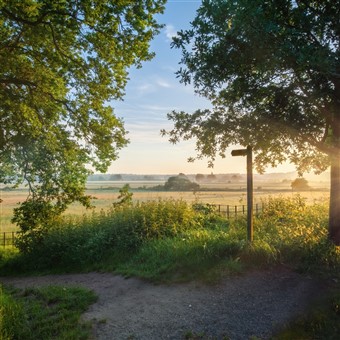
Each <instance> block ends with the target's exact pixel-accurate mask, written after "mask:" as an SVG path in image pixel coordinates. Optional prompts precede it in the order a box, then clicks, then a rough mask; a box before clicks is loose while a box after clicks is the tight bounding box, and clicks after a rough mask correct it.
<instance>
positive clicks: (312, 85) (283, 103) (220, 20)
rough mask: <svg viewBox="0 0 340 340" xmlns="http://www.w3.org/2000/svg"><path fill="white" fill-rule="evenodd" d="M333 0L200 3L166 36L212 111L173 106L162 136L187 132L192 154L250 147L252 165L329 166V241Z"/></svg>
mask: <svg viewBox="0 0 340 340" xmlns="http://www.w3.org/2000/svg"><path fill="white" fill-rule="evenodd" d="M339 18H340V6H339V1H334V0H322V1H321V0H320V1H315V0H314V1H306V0H223V1H222V0H215V1H208V0H205V1H202V4H201V6H200V8H199V9H198V11H197V15H196V18H195V19H194V20H193V21H192V22H191V27H190V28H189V29H187V30H185V31H180V32H178V33H177V35H176V36H175V37H174V38H173V46H174V47H176V48H179V49H181V50H182V59H181V64H182V67H181V68H180V70H179V71H178V77H179V78H180V80H181V81H182V82H183V83H184V84H191V86H193V87H194V88H195V89H196V92H198V93H199V94H201V95H203V96H205V97H207V98H208V99H209V100H210V101H211V102H212V104H213V108H212V109H201V110H197V111H195V112H194V113H192V114H190V113H186V112H183V111H180V112H176V111H173V112H171V113H169V115H168V117H169V119H170V120H173V122H174V128H173V129H172V130H171V131H169V132H165V131H163V134H167V135H168V136H169V139H170V141H171V142H173V143H176V142H178V141H179V140H180V139H184V140H188V139H190V138H196V149H197V150H198V155H197V158H202V157H208V158H209V164H210V165H212V163H213V162H214V160H215V157H216V155H219V156H222V157H224V156H225V153H226V150H228V147H229V146H230V145H235V144H240V145H242V146H244V147H245V146H247V145H252V147H253V150H254V154H255V157H254V161H255V164H256V166H257V169H258V170H259V171H263V170H264V168H265V167H266V166H268V165H269V166H276V165H277V164H280V163H282V162H283V161H286V160H288V161H290V162H292V163H294V164H295V165H296V167H297V170H298V172H299V173H300V174H302V173H304V172H306V171H309V170H311V169H314V170H315V171H316V172H319V173H320V172H322V171H325V170H326V169H327V168H328V167H329V166H331V190H330V214H329V238H330V240H332V241H333V242H334V243H335V244H337V245H340V66H339V65H340V64H339V46H340V24H339Z"/></svg>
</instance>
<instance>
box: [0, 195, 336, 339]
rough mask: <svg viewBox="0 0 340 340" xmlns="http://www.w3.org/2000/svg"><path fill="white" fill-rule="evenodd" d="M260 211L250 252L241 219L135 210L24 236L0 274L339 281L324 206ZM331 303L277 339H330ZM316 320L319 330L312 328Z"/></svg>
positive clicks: (183, 208)
mask: <svg viewBox="0 0 340 340" xmlns="http://www.w3.org/2000/svg"><path fill="white" fill-rule="evenodd" d="M265 203H266V204H265V206H266V208H265V210H264V211H263V212H262V213H261V214H260V215H259V216H257V217H256V218H255V219H254V242H253V243H252V244H248V243H247V242H246V241H245V240H246V219H245V218H238V219H232V220H229V221H227V220H225V219H223V218H222V217H220V216H218V215H217V214H216V212H215V211H214V210H213V209H212V208H209V207H207V206H204V205H199V204H198V205H197V204H196V205H191V204H190V203H187V202H185V201H183V200H166V201H162V200H159V201H153V202H142V203H137V204H135V205H133V206H124V207H121V208H117V209H111V210H108V211H102V212H100V213H93V214H92V215H87V216H84V217H81V218H73V219H64V220H62V222H61V223H59V224H56V225H54V226H52V227H51V228H50V229H49V230H48V231H46V232H43V233H41V232H40V231H39V232H38V233H36V234H35V233H33V234H32V235H27V238H26V239H25V238H24V239H23V240H22V242H26V243H25V247H26V248H25V249H26V253H18V252H15V251H13V250H12V252H11V253H9V252H8V251H5V252H2V255H1V253H0V274H2V275H5V274H7V275H9V274H11V273H13V272H16V273H18V272H19V273H25V272H26V273H30V272H37V271H38V272H39V273H42V272H49V271H51V269H50V268H53V270H54V271H60V272H65V271H67V272H72V271H73V272H79V271H88V270H102V271H112V272H115V273H120V274H123V275H125V276H138V277H142V278H145V279H147V280H151V281H154V282H182V281H188V280H203V281H205V282H214V281H216V280H219V279H220V278H221V276H224V275H229V274H230V273H235V272H236V273H237V272H240V271H244V270H246V269H247V268H250V267H252V268H254V267H255V268H262V267H270V266H275V265H278V264H284V265H287V266H290V267H292V268H293V269H296V270H299V271H302V272H305V273H309V275H312V276H315V275H317V276H322V277H325V278H328V279H330V278H331V279H333V280H340V247H335V246H334V245H332V244H331V243H329V242H328V240H327V221H328V208H327V204H326V203H325V202H318V203H315V204H313V205H309V204H307V203H306V200H305V199H303V198H302V197H301V196H293V197H289V198H287V197H276V198H271V197H269V198H267V199H266V202H265ZM335 292H336V293H335V294H338V292H337V291H335ZM338 295H339V294H338ZM338 295H335V300H334V299H333V300H332V298H329V299H331V300H329V299H325V300H324V301H322V302H320V303H319V304H318V306H321V307H320V308H321V312H318V313H317V314H316V315H314V314H312V315H310V316H308V317H307V319H303V320H299V321H298V323H297V324H296V325H293V324H292V325H289V328H288V329H286V330H284V331H283V332H282V333H281V334H280V335H278V336H285V335H284V334H290V335H287V337H286V339H289V338H300V333H299V332H300V331H301V329H302V328H306V329H309V328H311V329H312V331H311V332H312V333H311V334H312V335H311V336H309V335H306V337H305V338H306V339H314V338H320V339H322V338H325V339H326V338H327V339H328V338H330V339H332V333H328V330H329V329H333V328H334V329H335V330H336V331H338V328H336V327H337V326H336V325H335V323H337V322H338V316H339V298H338ZM332 301H333V302H332ZM332 306H333V307H332ZM320 315H321V316H322V318H321V316H320ZM318 317H319V318H321V319H320V322H319V321H315V318H318ZM326 319H327V320H328V319H329V322H330V324H328V323H325V320H326ZM317 320H319V319H317ZM318 322H319V323H318ZM303 325H304V326H303ZM313 325H315V327H314V326H313ZM323 325H325V326H323ZM294 327H295V328H294ZM313 327H314V328H313ZM318 329H319V331H320V333H318V332H319V331H318ZM284 332H286V333H284ZM289 332H290V333H289ZM292 334H293V335H294V336H293V335H292ZM301 334H304V333H301ZM306 334H307V333H306ZM319 334H321V335H320V336H319ZM322 334H324V335H325V336H326V335H327V336H328V335H329V334H330V335H329V337H322ZM335 334H336V333H335ZM314 335H315V336H317V337H313V336H314ZM302 338H304V337H302ZM282 339H284V337H283V338H282Z"/></svg>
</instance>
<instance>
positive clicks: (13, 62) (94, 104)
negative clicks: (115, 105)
mask: <svg viewBox="0 0 340 340" xmlns="http://www.w3.org/2000/svg"><path fill="white" fill-rule="evenodd" d="M164 2H165V0H151V1H149V0H142V1H138V2H135V1H128V2H126V1H125V2H124V1H123V2H122V1H113V0H107V1H99V0H94V1H89V0H80V1H78V0H77V1H75V0H71V1H57V2H56V1H52V0H41V1H36V0H27V1H0V64H1V71H0V98H1V100H0V125H1V131H0V182H1V183H6V184H11V183H15V184H16V185H18V184H25V185H28V187H29V191H30V195H29V197H28V199H27V200H26V201H25V202H24V203H22V204H21V205H20V206H19V207H18V208H17V209H15V212H14V214H15V217H14V219H13V221H14V222H16V223H17V224H18V225H19V226H20V227H21V228H22V229H23V231H24V232H27V231H28V230H35V229H37V228H41V227H42V226H44V221H48V220H53V219H55V218H57V216H59V215H60V214H61V213H62V212H63V211H64V210H65V209H66V207H67V206H68V205H69V204H70V203H72V202H74V201H80V202H81V203H82V204H84V205H85V206H87V207H88V206H90V197H88V196H86V195H85V183H86V180H87V177H88V175H89V173H90V171H89V170H88V169H89V165H91V166H92V168H93V169H96V170H98V171H105V170H106V169H107V167H108V165H109V164H110V163H111V162H112V161H113V160H115V159H116V158H117V152H118V150H119V149H121V148H122V147H124V146H125V145H126V144H127V139H126V137H125V134H126V133H125V129H124V127H123V122H122V121H121V120H120V119H119V118H117V117H116V115H115V114H114V112H113V109H112V108H111V107H110V106H108V102H109V101H110V100H117V99H121V98H122V96H123V94H124V87H125V85H126V82H127V79H128V71H127V70H128V68H129V67H131V66H133V65H134V66H136V67H141V63H142V61H146V60H149V59H151V58H152V56H153V53H150V52H149V43H150V40H151V39H152V38H153V37H154V36H155V34H157V33H158V31H159V29H160V27H161V26H160V25H159V24H157V22H156V21H155V19H154V18H153V17H154V15H155V14H157V13H161V12H162V11H163V8H164Z"/></svg>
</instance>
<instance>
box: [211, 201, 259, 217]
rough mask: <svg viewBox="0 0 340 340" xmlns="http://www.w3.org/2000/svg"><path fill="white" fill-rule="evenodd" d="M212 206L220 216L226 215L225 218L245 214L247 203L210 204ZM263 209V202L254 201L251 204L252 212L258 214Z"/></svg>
mask: <svg viewBox="0 0 340 340" xmlns="http://www.w3.org/2000/svg"><path fill="white" fill-rule="evenodd" d="M210 205H211V206H213V207H214V208H215V210H216V212H218V213H219V214H220V215H221V216H224V217H226V218H227V219H230V218H235V217H239V216H246V215H247V205H245V204H243V205H230V204H210ZM263 209H264V204H263V203H256V204H255V205H254V206H253V213H254V214H255V215H258V214H259V213H260V212H261V211H263Z"/></svg>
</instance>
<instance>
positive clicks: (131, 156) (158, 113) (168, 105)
mask: <svg viewBox="0 0 340 340" xmlns="http://www.w3.org/2000/svg"><path fill="white" fill-rule="evenodd" d="M199 5H200V1H190V0H187V1H185V0H169V1H168V3H167V5H166V9H165V12H164V14H163V15H159V16H158V17H157V18H158V21H159V22H160V23H162V24H164V25H165V27H164V28H163V29H162V31H161V32H160V34H159V35H158V36H157V37H156V38H155V39H154V40H153V41H152V43H151V50H152V51H154V52H155V53H156V56H155V57H154V59H153V60H152V61H149V62H145V63H144V64H143V67H142V68H141V69H138V70H136V69H132V70H131V71H130V80H129V83H128V85H127V87H126V95H125V97H124V101H122V102H114V103H112V106H113V107H114V109H115V113H116V115H117V116H119V117H121V118H123V120H124V122H125V127H126V129H127V130H128V131H129V134H128V138H129V139H130V144H128V146H127V147H126V148H124V149H122V150H121V151H120V153H119V159H118V160H117V161H115V162H114V163H113V164H112V165H111V166H110V168H109V170H108V173H136V174H176V173H179V172H184V173H187V174H192V173H193V174H194V173H210V172H211V171H213V172H214V173H216V174H217V173H228V172H229V173H230V172H239V173H244V172H245V159H244V158H243V157H237V158H235V157H231V156H229V157H226V158H225V159H217V161H216V163H215V166H214V168H213V169H210V168H208V167H207V160H202V161H196V162H194V163H188V162H187V159H188V157H190V156H195V143H194V141H188V142H181V143H179V144H177V145H172V144H170V143H169V142H168V140H167V138H164V137H161V135H160V130H161V129H166V130H169V129H171V127H172V122H170V121H168V120H167V118H166V115H167V113H168V112H170V111H171V110H184V111H186V112H193V111H194V110H196V109H199V108H207V107H209V106H210V104H209V102H208V101H207V100H206V99H204V98H202V97H199V96H197V95H196V94H195V93H194V89H193V88H192V87H190V86H184V85H183V84H180V83H179V81H178V79H177V78H176V75H175V72H176V70H178V68H179V61H180V58H181V54H180V51H179V50H176V49H171V48H170V42H171V36H173V35H174V34H176V32H177V31H179V30H181V29H186V28H189V27H190V21H192V20H193V19H194V17H195V13H196V10H197V9H198V7H199ZM228 154H230V152H228ZM292 169H293V168H292V167H287V166H285V167H280V168H278V169H276V171H291V170H292Z"/></svg>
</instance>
